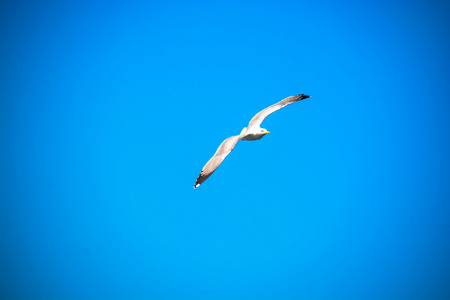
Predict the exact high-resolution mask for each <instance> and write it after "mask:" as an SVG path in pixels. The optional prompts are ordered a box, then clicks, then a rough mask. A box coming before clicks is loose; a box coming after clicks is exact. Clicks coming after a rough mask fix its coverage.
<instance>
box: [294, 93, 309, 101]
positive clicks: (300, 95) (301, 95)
mask: <svg viewBox="0 0 450 300" xmlns="http://www.w3.org/2000/svg"><path fill="white" fill-rule="evenodd" d="M297 97H300V99H299V100H303V99H306V98H309V97H311V96H309V95H306V94H299V95H297Z"/></svg>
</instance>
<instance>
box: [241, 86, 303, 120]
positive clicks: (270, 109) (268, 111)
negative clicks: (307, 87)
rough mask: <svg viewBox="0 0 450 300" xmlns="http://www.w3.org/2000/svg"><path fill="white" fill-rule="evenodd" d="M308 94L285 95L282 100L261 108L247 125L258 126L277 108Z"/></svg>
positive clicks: (301, 98)
mask: <svg viewBox="0 0 450 300" xmlns="http://www.w3.org/2000/svg"><path fill="white" fill-rule="evenodd" d="M309 97H310V96H308V95H305V94H300V95H296V96H290V97H287V98H285V99H283V100H281V101H280V102H278V103H275V104H274V105H271V106H269V107H267V108H265V109H263V110H262V111H260V112H259V113H257V114H256V115H255V116H254V117H253V118H252V119H251V120H250V123H248V127H247V128H250V127H259V126H260V125H261V123H262V121H264V119H265V118H266V117H267V116H268V115H270V114H271V113H273V112H274V111H277V110H279V109H282V108H283V107H285V106H286V105H289V104H292V103H295V102H297V101H300V100H303V99H306V98H309Z"/></svg>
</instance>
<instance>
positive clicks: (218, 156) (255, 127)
mask: <svg viewBox="0 0 450 300" xmlns="http://www.w3.org/2000/svg"><path fill="white" fill-rule="evenodd" d="M309 97H310V96H308V95H305V94H299V95H296V96H290V97H287V98H285V99H283V100H281V101H280V102H278V103H275V104H274V105H271V106H269V107H267V108H265V109H263V110H262V111H260V112H259V113H257V114H256V115H255V116H254V117H253V118H252V119H251V120H250V123H248V126H247V127H244V129H242V131H241V133H240V134H239V135H234V136H231V137H229V138H227V139H226V140H225V141H223V142H222V144H220V146H219V148H218V149H217V151H216V153H215V154H214V156H213V157H211V159H210V160H209V161H208V162H207V163H206V165H205V166H204V167H203V169H202V171H201V172H200V175H199V176H198V178H197V181H196V182H195V184H194V189H196V188H198V187H199V186H200V185H201V184H202V183H203V182H204V181H205V180H206V179H208V177H209V176H211V175H212V173H214V171H215V170H216V169H217V168H218V167H219V166H220V164H221V163H222V162H223V160H224V159H225V157H227V155H228V154H230V152H231V151H232V150H233V148H234V146H235V145H236V143H237V142H238V141H241V140H245V141H256V140H259V139H262V138H263V137H264V136H265V135H266V134H270V132H269V131H267V129H264V128H261V127H260V125H261V123H262V121H264V119H265V118H266V117H267V116H268V115H270V114H271V113H273V112H275V111H277V110H279V109H282V108H283V107H285V106H286V105H289V104H292V103H295V102H297V101H300V100H303V99H306V98H309Z"/></svg>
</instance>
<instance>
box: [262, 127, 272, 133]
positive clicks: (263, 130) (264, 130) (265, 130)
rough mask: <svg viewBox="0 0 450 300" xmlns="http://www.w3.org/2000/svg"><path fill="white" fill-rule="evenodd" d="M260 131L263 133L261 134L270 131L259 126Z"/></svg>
mask: <svg viewBox="0 0 450 300" xmlns="http://www.w3.org/2000/svg"><path fill="white" fill-rule="evenodd" d="M261 133H263V134H270V132H269V131H268V130H267V129H265V128H261Z"/></svg>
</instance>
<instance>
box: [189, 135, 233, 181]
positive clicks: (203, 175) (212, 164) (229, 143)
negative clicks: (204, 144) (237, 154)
mask: <svg viewBox="0 0 450 300" xmlns="http://www.w3.org/2000/svg"><path fill="white" fill-rule="evenodd" d="M239 139H240V135H235V136H232V137H229V138H227V139H226V140H225V141H223V142H222V144H220V146H219V148H218V149H217V151H216V153H215V154H214V156H213V157H211V159H210V160H209V161H208V162H207V163H206V165H205V166H204V167H203V169H202V171H201V172H200V175H199V176H198V178H197V181H196V182H195V184H194V189H195V188H198V187H199V186H200V184H202V183H203V182H204V181H205V180H206V179H208V177H209V176H211V174H212V173H213V172H214V171H215V170H216V169H217V167H218V166H219V165H220V164H221V163H222V162H223V160H224V159H225V157H227V155H228V154H230V152H231V151H232V150H233V148H234V146H235V145H236V143H237V142H238V141H239Z"/></svg>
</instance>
